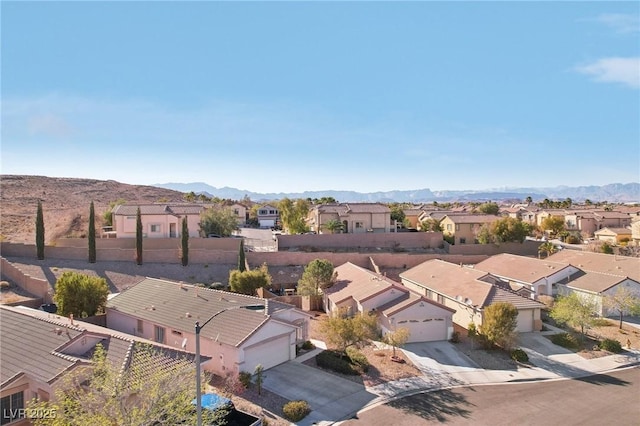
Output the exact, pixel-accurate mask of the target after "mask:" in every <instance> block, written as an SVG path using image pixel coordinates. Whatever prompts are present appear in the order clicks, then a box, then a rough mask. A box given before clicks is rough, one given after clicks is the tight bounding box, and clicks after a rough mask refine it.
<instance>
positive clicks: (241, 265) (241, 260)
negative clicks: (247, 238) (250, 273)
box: [238, 240, 247, 272]
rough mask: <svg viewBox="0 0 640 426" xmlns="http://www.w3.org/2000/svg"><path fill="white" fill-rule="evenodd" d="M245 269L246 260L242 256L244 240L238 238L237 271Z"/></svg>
mask: <svg viewBox="0 0 640 426" xmlns="http://www.w3.org/2000/svg"><path fill="white" fill-rule="evenodd" d="M246 270H247V262H246V260H245V258H244V240H240V253H238V271H240V272H244V271H246Z"/></svg>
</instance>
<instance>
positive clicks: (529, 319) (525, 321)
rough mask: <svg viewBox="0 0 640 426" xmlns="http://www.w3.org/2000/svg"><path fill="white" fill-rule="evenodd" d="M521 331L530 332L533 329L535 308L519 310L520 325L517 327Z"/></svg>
mask: <svg viewBox="0 0 640 426" xmlns="http://www.w3.org/2000/svg"><path fill="white" fill-rule="evenodd" d="M516 330H518V331H519V332H520V333H529V332H531V331H533V310H532V309H523V310H520V311H518V326H517V327H516Z"/></svg>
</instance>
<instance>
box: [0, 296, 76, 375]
mask: <svg viewBox="0 0 640 426" xmlns="http://www.w3.org/2000/svg"><path fill="white" fill-rule="evenodd" d="M81 333H82V331H81V330H80V329H79V328H76V327H73V326H69V327H64V326H60V325H57V324H55V323H51V322H47V321H44V320H40V319H37V318H33V317H31V316H29V315H25V314H22V313H20V312H17V311H15V310H12V309H8V308H6V307H4V306H3V307H1V308H0V359H2V363H1V367H0V382H1V383H2V384H3V385H4V384H5V383H6V382H7V381H8V380H10V379H11V378H13V377H15V376H17V375H19V374H20V373H23V372H28V373H29V374H30V375H32V376H33V377H34V378H35V379H36V380H39V381H41V382H51V381H53V380H54V379H55V378H56V377H57V376H58V375H60V374H61V373H63V372H64V371H66V370H68V369H70V368H72V367H73V366H75V365H76V364H79V363H81V362H82V359H80V358H78V357H72V356H68V355H63V354H59V353H56V352H55V350H56V349H57V348H58V347H60V346H61V345H63V344H65V343H67V342H69V341H70V340H72V339H74V338H75V337H77V336H78V335H80V334H81Z"/></svg>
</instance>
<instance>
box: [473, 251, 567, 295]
mask: <svg viewBox="0 0 640 426" xmlns="http://www.w3.org/2000/svg"><path fill="white" fill-rule="evenodd" d="M474 268H475V269H478V270H480V271H483V272H488V273H490V274H491V275H493V276H496V277H498V278H500V279H502V280H503V281H505V282H507V283H509V285H510V287H511V289H513V290H514V291H516V292H518V293H519V294H521V295H524V296H525V297H530V298H535V297H537V296H540V295H549V296H551V295H555V294H556V292H557V291H556V284H557V283H558V282H560V281H562V280H563V279H566V278H567V277H569V276H571V274H575V273H576V272H578V268H576V267H575V266H572V265H570V264H568V263H564V262H553V261H551V260H549V259H536V258H534V257H526V256H518V255H515V254H509V253H502V254H497V255H495V256H491V257H490V258H488V259H486V260H483V261H482V262H480V263H477V264H476V265H475V266H474ZM524 290H526V292H525V291H524Z"/></svg>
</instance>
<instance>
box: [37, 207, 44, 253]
mask: <svg viewBox="0 0 640 426" xmlns="http://www.w3.org/2000/svg"><path fill="white" fill-rule="evenodd" d="M36 252H37V255H38V260H43V259H44V215H43V214H42V202H41V201H40V200H38V211H37V213H36Z"/></svg>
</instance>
